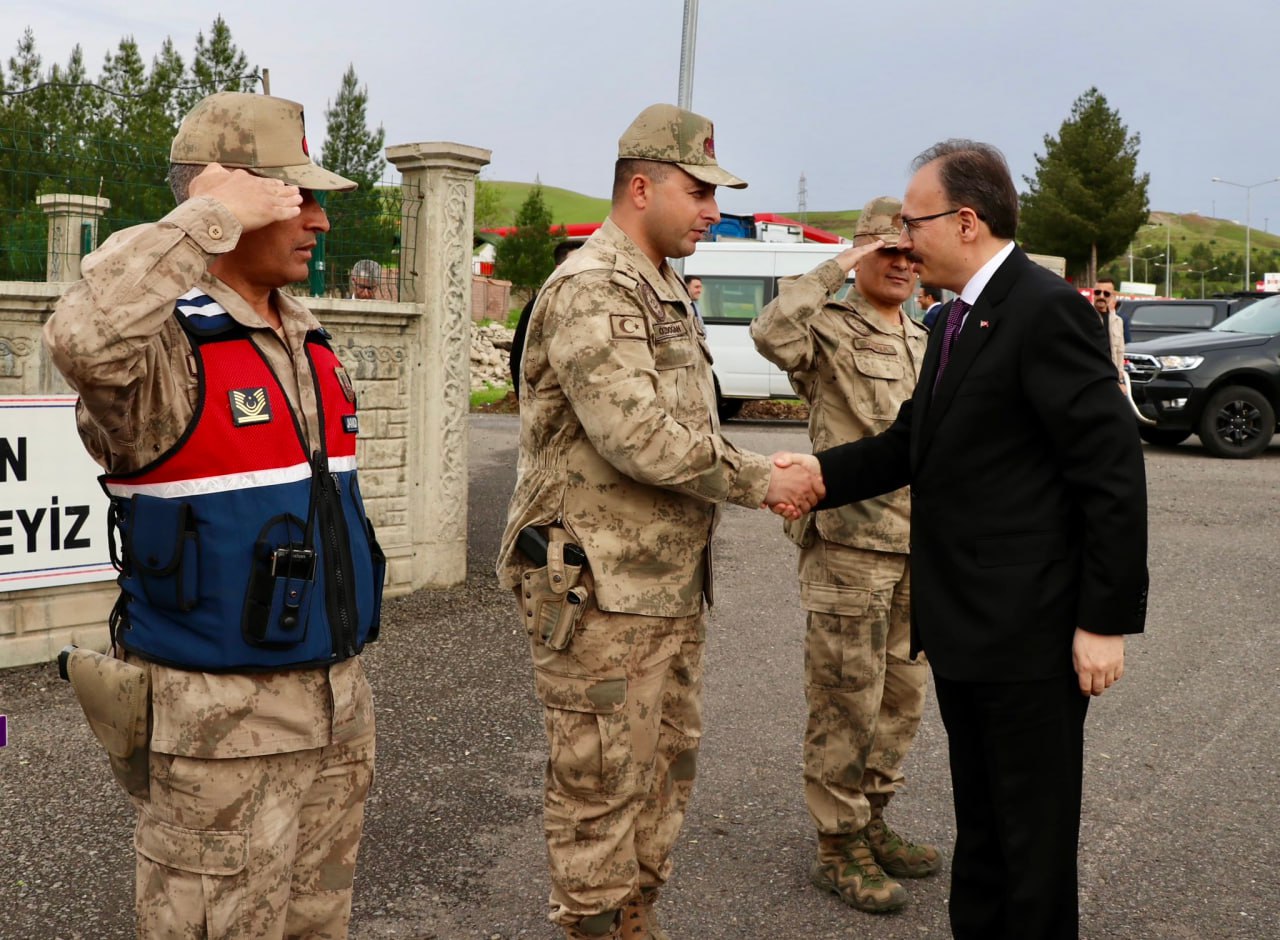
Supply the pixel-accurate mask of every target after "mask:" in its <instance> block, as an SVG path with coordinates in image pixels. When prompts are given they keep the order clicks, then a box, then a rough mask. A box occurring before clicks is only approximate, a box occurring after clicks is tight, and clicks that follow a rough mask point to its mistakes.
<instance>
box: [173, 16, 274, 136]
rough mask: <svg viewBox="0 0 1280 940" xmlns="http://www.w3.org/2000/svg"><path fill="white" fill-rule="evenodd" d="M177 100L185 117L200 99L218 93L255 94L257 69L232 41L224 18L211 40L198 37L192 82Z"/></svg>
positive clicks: (211, 32)
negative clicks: (251, 65)
mask: <svg viewBox="0 0 1280 940" xmlns="http://www.w3.org/2000/svg"><path fill="white" fill-rule="evenodd" d="M189 84H190V85H192V86H194V87H190V88H185V89H183V90H182V92H180V94H179V97H178V102H179V107H178V111H179V112H180V113H181V114H186V113H187V112H188V111H190V110H191V107H192V105H194V104H195V103H196V102H197V101H199V100H200V99H201V98H204V97H205V96H207V95H211V94H213V93H214V92H216V91H253V90H254V89H255V88H256V87H257V84H258V78H257V69H256V68H255V69H250V68H249V60H248V58H247V57H246V56H245V54H244V53H243V52H241V51H240V48H239V47H238V46H237V45H236V44H235V41H234V40H232V38H231V27H229V26H228V25H227V21H226V20H224V19H223V18H222V14H218V17H217V18H216V19H215V20H214V21H213V26H212V27H210V29H209V38H208V39H207V40H206V39H205V38H204V33H203V32H200V33H196V54H195V57H194V58H193V59H192V60H191V81H190V83H189Z"/></svg>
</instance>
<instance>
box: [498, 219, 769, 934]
mask: <svg viewBox="0 0 1280 940" xmlns="http://www.w3.org/2000/svg"><path fill="white" fill-rule="evenodd" d="M521 382H522V389H521V395H520V403H521V431H520V450H519V467H518V475H517V481H516V487H515V492H514V494H513V496H512V499H511V505H510V510H509V515H508V521H507V528H506V532H505V533H504V535H503V540H502V549H501V554H500V556H499V559H498V564H497V570H498V576H499V580H500V581H501V583H502V584H503V586H505V587H507V588H513V589H517V596H518V597H519V598H520V602H521V614H522V615H521V620H522V621H523V622H525V623H526V625H527V628H528V630H529V633H530V647H531V652H532V657H533V666H534V679H535V686H536V691H537V694H538V697H539V699H540V700H541V701H542V703H543V705H544V713H545V718H546V728H547V740H548V743H549V747H550V759H549V761H548V762H547V771H546V789H545V806H544V809H545V813H544V816H545V826H546V835H547V845H548V852H549V856H550V863H551V871H552V883H553V884H552V892H551V905H552V914H551V917H552V920H554V921H556V922H558V923H560V924H563V925H566V926H570V925H573V924H575V923H576V922H577V921H579V920H580V919H582V918H585V917H588V916H589V915H594V914H601V913H603V912H607V911H614V910H618V909H620V908H622V907H623V905H624V904H625V903H627V902H628V901H630V900H632V899H634V898H635V897H637V895H638V894H639V893H640V892H644V893H645V896H646V897H649V898H652V896H653V892H654V891H656V889H657V888H658V887H659V886H661V885H662V884H663V883H664V882H665V881H666V880H667V877H668V876H669V874H670V871H671V860H670V857H669V856H670V853H671V848H672V845H673V843H674V841H675V838H676V835H677V833H678V832H679V829H680V825H681V822H682V820H683V817H684V810H685V806H686V804H687V802H688V799H689V794H690V791H691V789H692V785H693V778H694V772H695V768H696V758H697V748H698V741H699V738H700V736H701V733H702V712H701V688H702V650H703V632H704V623H703V614H702V605H703V597H704V595H705V596H706V598H707V599H708V602H709V601H710V599H711V555H710V548H711V534H712V530H713V529H714V528H715V524H716V517H717V506H716V504H717V503H720V502H725V501H728V502H733V503H738V504H740V505H743V506H751V507H756V506H759V505H761V503H762V502H763V500H764V497H765V495H766V492H767V490H768V484H769V477H770V470H771V468H770V465H769V461H768V459H767V458H765V457H762V456H760V455H757V454H750V453H744V452H742V451H739V450H738V449H737V448H735V447H734V446H733V445H732V444H730V443H729V442H727V441H726V440H724V439H723V438H722V437H720V435H719V433H718V432H719V423H718V420H717V418H716V409H715V389H714V386H713V380H712V375H711V368H710V355H709V353H708V351H707V346H706V340H705V337H704V334H703V331H702V329H701V326H700V325H699V323H698V321H697V319H696V318H695V317H694V315H693V311H692V309H691V302H690V301H689V298H688V294H687V293H686V291H685V288H684V285H683V282H682V281H681V280H680V278H679V277H678V276H677V275H676V274H675V273H674V272H673V271H672V270H671V269H670V268H669V267H668V266H667V265H666V264H665V263H664V264H663V265H662V268H661V270H658V269H656V268H655V267H654V266H653V264H652V262H651V261H650V260H649V259H648V258H647V257H646V256H645V254H644V253H643V252H642V251H641V250H640V249H639V248H637V247H636V245H635V244H634V243H633V242H632V241H631V239H630V238H628V236H627V235H626V234H625V233H624V232H623V231H622V230H621V229H620V228H619V227H618V226H617V225H616V224H614V222H613V221H612V220H611V219H610V220H606V221H605V223H604V225H603V226H602V227H601V228H600V230H599V231H598V232H597V233H596V234H595V235H593V236H592V237H591V239H590V240H588V241H587V242H586V244H585V245H584V246H583V247H582V248H581V249H580V250H578V251H576V252H574V253H573V254H572V255H571V256H570V257H569V258H568V259H566V260H565V262H564V263H563V264H562V265H561V266H560V267H559V268H558V269H557V270H556V272H555V273H554V274H553V275H552V277H551V279H550V280H549V281H548V282H547V284H546V285H545V286H544V287H543V289H542V292H541V293H540V294H539V297H538V301H537V304H536V305H535V307H534V310H533V315H532V317H531V320H530V324H529V334H528V343H527V345H526V347H525V353H524V369H523V373H522V376H521ZM552 525H554V526H557V527H562V529H563V537H564V538H566V539H567V540H568V541H569V542H571V543H576V544H577V545H579V546H581V547H582V548H583V549H584V550H585V552H586V556H587V565H586V567H585V568H583V569H581V571H580V572H579V571H577V570H576V569H574V570H572V571H571V572H569V574H570V576H571V577H570V580H573V579H577V580H578V581H579V583H580V584H581V586H583V587H585V588H586V589H587V595H588V596H587V600H586V602H585V604H584V605H582V606H583V611H582V613H581V617H580V619H579V621H578V624H577V629H576V632H575V633H574V634H573V636H572V641H571V642H570V644H569V645H568V647H567V648H566V649H564V650H562V651H559V652H557V651H555V650H553V649H550V648H548V646H547V645H546V644H545V643H544V642H543V640H542V638H541V636H540V631H539V630H537V629H535V624H536V623H537V621H538V619H539V612H538V610H537V609H535V608H536V607H537V588H538V586H539V585H542V586H545V584H546V581H547V573H546V572H545V571H542V570H530V569H532V568H533V566H532V564H531V563H530V562H529V560H528V559H527V558H526V557H525V556H524V555H523V554H522V553H521V552H519V551H518V550H517V549H516V537H517V534H518V533H519V531H520V530H521V529H522V528H523V527H525V526H552ZM554 537H555V533H554V532H553V538H554ZM655 935H656V934H655Z"/></svg>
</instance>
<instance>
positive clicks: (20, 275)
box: [0, 127, 421, 300]
mask: <svg viewBox="0 0 1280 940" xmlns="http://www.w3.org/2000/svg"><path fill="white" fill-rule="evenodd" d="M168 169H169V154H168V150H167V148H157V147H149V146H140V145H136V144H131V143H128V142H127V141H120V140H106V139H101V138H96V137H89V136H85V135H80V134H48V133H46V132H44V131H31V130H24V129H21V128H11V127H0V281H43V280H46V279H47V278H48V270H47V268H48V259H47V255H48V244H49V219H48V217H47V216H46V214H45V212H44V210H43V209H42V208H41V207H40V205H39V203H38V202H37V200H38V198H39V197H40V196H44V195H50V194H54V193H66V194H70V195H73V196H96V197H101V198H105V199H108V200H110V203H111V205H110V208H108V209H107V210H106V213H105V215H103V216H102V218H101V219H100V220H99V222H98V224H97V233H96V239H94V238H93V233H92V230H90V229H88V228H86V229H85V230H84V231H83V233H82V235H81V237H82V238H83V239H86V240H87V241H92V242H96V244H87V243H86V244H85V247H88V248H93V247H96V246H97V245H98V244H101V243H102V242H103V241H104V240H105V239H106V238H107V237H108V236H109V235H111V234H112V233H113V232H117V231H120V230H121V229H124V228H128V227H129V226H131V225H137V224H138V223H140V222H151V221H155V220H156V219H159V218H160V217H161V216H163V215H165V214H166V213H167V212H169V210H171V209H172V208H173V204H174V203H173V195H172V194H171V193H170V191H169V187H168V185H167V184H166V183H165V174H166V173H167V172H168ZM420 205H421V198H420V196H419V195H418V194H408V198H406V192H405V190H404V188H403V187H402V186H401V185H400V182H399V180H396V179H388V180H384V181H382V182H381V183H379V184H378V185H376V186H374V187H372V188H369V189H361V190H357V191H355V192H352V193H327V194H325V209H326V211H327V212H328V214H329V220H330V223H331V230H330V232H329V233H328V234H327V235H326V236H325V238H324V240H323V245H322V247H320V248H319V249H318V250H317V252H316V253H315V257H314V258H313V259H312V265H313V271H312V277H311V278H310V280H309V282H308V283H307V284H302V285H298V286H297V287H296V288H295V289H296V290H298V291H299V292H303V293H312V294H325V295H329V296H338V297H345V296H349V295H350V283H349V278H350V271H351V268H352V266H353V265H354V264H355V263H356V262H357V261H361V260H365V259H367V260H370V261H374V262H377V264H378V265H379V266H380V267H381V269H382V279H381V283H380V284H379V288H378V292H377V296H379V297H382V298H385V299H393V300H394V299H398V298H399V295H400V290H399V288H400V284H399V273H400V265H399V259H400V256H401V253H402V252H404V253H405V257H411V251H412V248H413V246H412V245H411V244H407V243H406V244H402V241H407V240H411V239H412V237H413V234H412V233H413V232H414V231H415V230H416V224H415V223H416V218H417V212H418V208H419V206H420ZM402 224H405V225H406V231H404V232H403V233H402Z"/></svg>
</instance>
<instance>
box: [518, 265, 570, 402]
mask: <svg viewBox="0 0 1280 940" xmlns="http://www.w3.org/2000/svg"><path fill="white" fill-rule="evenodd" d="M581 247H582V242H571V241H562V242H557V243H556V247H555V249H554V251H553V253H552V257H553V258H554V259H555V263H556V267H557V268H558V267H560V265H561V264H563V263H564V259H565V258H567V257H569V255H570V254H572V253H573V252H575V251H577V250H578V249H579V248H581ZM537 299H538V295H537V294H536V293H535V294H534V295H533V296H532V297H530V298H529V302H528V303H527V304H525V305H524V309H523V310H521V311H520V319H519V320H517V321H516V331H515V333H514V334H513V335H512V337H511V352H510V353H509V354H508V358H507V366H508V368H509V369H510V370H511V390H512V391H513V392H515V396H516V398H519V397H520V358H521V357H522V356H523V355H524V342H525V337H526V336H527V335H528V333H529V315H530V314H531V313H533V305H534V303H535V302H536V301H537Z"/></svg>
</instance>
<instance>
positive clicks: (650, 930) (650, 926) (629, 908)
mask: <svg viewBox="0 0 1280 940" xmlns="http://www.w3.org/2000/svg"><path fill="white" fill-rule="evenodd" d="M657 900H658V892H657V891H652V890H651V891H644V892H642V893H641V895H640V896H639V897H637V898H632V899H631V900H630V901H628V902H627V903H626V904H624V905H623V906H622V915H621V917H620V918H619V920H620V922H621V929H620V933H619V936H620V937H621V940H671V937H670V936H669V935H668V934H667V932H666V931H665V930H663V929H662V927H660V926H659V925H658V914H657V912H656V911H655V910H654V909H653V905H654V903H655V902H656V901H657Z"/></svg>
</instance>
